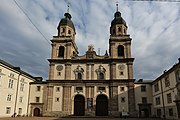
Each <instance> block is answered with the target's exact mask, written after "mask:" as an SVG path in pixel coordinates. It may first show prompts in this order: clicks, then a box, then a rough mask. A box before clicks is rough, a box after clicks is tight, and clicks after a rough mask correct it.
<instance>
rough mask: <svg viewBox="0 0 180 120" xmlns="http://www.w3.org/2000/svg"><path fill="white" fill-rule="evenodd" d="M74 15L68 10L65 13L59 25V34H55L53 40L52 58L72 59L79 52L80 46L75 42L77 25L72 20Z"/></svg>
mask: <svg viewBox="0 0 180 120" xmlns="http://www.w3.org/2000/svg"><path fill="white" fill-rule="evenodd" d="M71 18H72V16H71V14H70V13H69V5H68V11H67V12H66V13H65V14H64V18H62V19H61V20H60V22H59V25H58V27H57V30H58V35H57V36H53V39H52V40H51V42H52V53H51V58H52V59H71V58H72V57H73V56H74V55H77V54H78V48H77V46H76V43H75V35H76V31H75V27H74V24H73V22H72V20H71Z"/></svg>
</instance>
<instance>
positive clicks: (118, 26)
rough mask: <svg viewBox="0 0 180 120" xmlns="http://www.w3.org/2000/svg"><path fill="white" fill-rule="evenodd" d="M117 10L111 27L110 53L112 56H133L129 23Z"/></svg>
mask: <svg viewBox="0 0 180 120" xmlns="http://www.w3.org/2000/svg"><path fill="white" fill-rule="evenodd" d="M116 6H117V10H116V12H115V14H114V19H113V20H112V22H111V27H110V39H109V53H110V56H111V58H131V38H130V36H129V35H128V34H127V28H128V27H127V25H126V22H125V20H124V19H123V18H122V17H121V13H120V12H119V11H118V4H116Z"/></svg>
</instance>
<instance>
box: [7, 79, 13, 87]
mask: <svg viewBox="0 0 180 120" xmlns="http://www.w3.org/2000/svg"><path fill="white" fill-rule="evenodd" d="M8 88H13V80H12V79H9V84H8Z"/></svg>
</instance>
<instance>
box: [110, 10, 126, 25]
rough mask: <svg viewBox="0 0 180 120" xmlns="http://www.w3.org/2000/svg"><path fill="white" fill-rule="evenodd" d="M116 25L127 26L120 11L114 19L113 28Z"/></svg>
mask: <svg viewBox="0 0 180 120" xmlns="http://www.w3.org/2000/svg"><path fill="white" fill-rule="evenodd" d="M116 24H124V25H125V26H126V22H125V20H124V19H123V18H122V17H121V13H120V12H119V11H117V12H116V13H115V14H114V19H113V21H112V22H111V26H114V25H116Z"/></svg>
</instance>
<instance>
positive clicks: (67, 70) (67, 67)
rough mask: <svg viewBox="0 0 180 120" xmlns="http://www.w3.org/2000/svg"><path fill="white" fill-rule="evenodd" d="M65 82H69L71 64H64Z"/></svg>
mask: <svg viewBox="0 0 180 120" xmlns="http://www.w3.org/2000/svg"><path fill="white" fill-rule="evenodd" d="M65 80H71V63H66V64H65Z"/></svg>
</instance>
